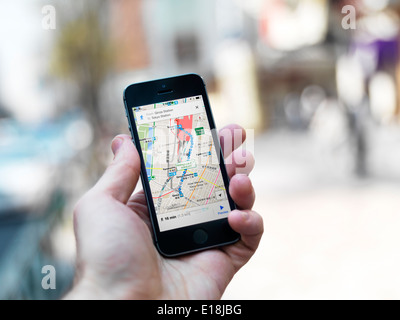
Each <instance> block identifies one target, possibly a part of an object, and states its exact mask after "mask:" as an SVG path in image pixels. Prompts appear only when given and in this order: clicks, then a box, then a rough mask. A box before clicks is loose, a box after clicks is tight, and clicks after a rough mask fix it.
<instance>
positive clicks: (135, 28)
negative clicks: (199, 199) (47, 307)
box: [0, 0, 400, 299]
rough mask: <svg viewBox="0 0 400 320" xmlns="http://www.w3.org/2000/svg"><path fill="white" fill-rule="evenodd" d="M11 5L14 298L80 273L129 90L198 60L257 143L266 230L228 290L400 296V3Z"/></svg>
mask: <svg viewBox="0 0 400 320" xmlns="http://www.w3.org/2000/svg"><path fill="white" fill-rule="evenodd" d="M0 7H1V8H2V9H1V11H0V39H1V42H2V46H1V49H0V299H58V298H60V297H62V296H63V294H65V292H66V290H68V289H69V288H70V286H71V283H72V280H73V277H74V259H75V240H74V236H73V226H72V212H73V207H74V204H75V203H76V201H77V200H78V199H79V197H80V196H81V195H82V194H83V193H84V192H85V191H86V190H87V189H88V188H90V187H91V186H92V185H93V184H94V183H95V182H96V181H97V179H98V178H99V176H100V175H101V174H102V172H103V170H104V168H105V167H106V166H107V164H108V163H109V162H110V161H111V159H112V156H111V150H110V142H111V140H112V138H113V137H114V136H115V135H116V134H119V133H128V132H129V131H128V130H127V128H128V125H127V122H126V118H125V115H124V106H123V103H122V92H123V90H124V88H125V87H126V86H128V85H129V84H131V83H134V82H138V81H143V80H150V79H153V78H160V77H164V76H172V75H176V74H182V73H189V72H190V73H192V72H193V73H198V74H200V75H202V77H203V78H204V80H205V81H206V83H207V86H208V91H209V94H210V100H211V104H212V106H213V112H214V117H215V120H216V124H217V127H219V128H222V127H223V126H224V125H226V124H228V123H232V122H234V123H238V124H240V125H242V126H243V127H245V128H246V129H248V133H249V137H250V139H249V143H248V147H249V148H250V149H253V150H254V153H255V158H256V167H255V170H254V172H253V174H252V179H253V183H254V187H255V188H256V193H257V200H256V204H255V210H257V211H258V212H259V213H260V214H262V215H263V217H264V221H265V231H266V232H265V235H264V237H263V239H262V242H261V244H260V248H259V250H258V252H257V253H256V255H255V256H254V258H253V259H252V260H251V262H249V263H248V264H247V265H246V266H245V267H244V268H243V269H242V270H241V271H240V272H239V273H238V275H237V276H236V277H235V279H234V280H233V281H232V283H231V284H230V285H229V287H228V288H227V290H226V292H225V294H224V298H226V299H399V298H400V275H399V272H398V270H399V269H400V250H399V249H400V232H399V231H398V230H400V197H399V194H400V148H399V146H400V126H399V120H400V96H399V89H400V60H399V48H400V47H399V40H400V33H399V26H400V24H399V18H400V1H398V0H396V1H394V0H392V1H390V0H348V1H328V0H246V1H244V0H190V1H178V0H109V1H102V0H101V1H99V0H85V1H81V2H78V1H74V3H72V2H71V1H66V0H52V1H42V0H35V1H31V0H24V1H13V0H0ZM49 264H50V265H53V266H54V267H55V268H56V271H57V276H56V284H57V286H56V289H55V290H44V289H43V288H42V286H41V281H42V278H43V277H44V276H45V274H42V272H41V271H42V267H43V266H45V265H49Z"/></svg>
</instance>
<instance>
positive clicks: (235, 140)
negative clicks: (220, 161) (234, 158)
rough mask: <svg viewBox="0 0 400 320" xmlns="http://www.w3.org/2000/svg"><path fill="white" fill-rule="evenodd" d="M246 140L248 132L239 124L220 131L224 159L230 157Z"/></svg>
mask: <svg viewBox="0 0 400 320" xmlns="http://www.w3.org/2000/svg"><path fill="white" fill-rule="evenodd" d="M245 140H246V131H245V130H244V129H243V128H242V127H241V126H239V125H237V124H230V125H228V126H226V127H224V128H222V129H221V130H220V131H219V141H220V144H221V149H222V153H223V155H224V157H225V158H226V157H228V156H229V155H230V154H231V153H232V152H233V151H234V150H236V149H237V148H239V147H240V146H241V145H242V144H243V142H244V141H245Z"/></svg>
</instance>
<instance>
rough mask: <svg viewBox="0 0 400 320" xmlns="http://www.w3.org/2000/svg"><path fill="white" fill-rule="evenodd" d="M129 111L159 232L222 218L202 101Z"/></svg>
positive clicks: (223, 205)
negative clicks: (140, 150) (135, 130)
mask: <svg viewBox="0 0 400 320" xmlns="http://www.w3.org/2000/svg"><path fill="white" fill-rule="evenodd" d="M132 111H133V115H134V118H135V123H136V126H137V131H138V135H139V141H140V146H141V149H142V154H143V158H144V164H145V167H146V174H147V179H148V181H149V185H150V189H151V195H152V198H153V203H154V207H155V211H156V215H157V220H158V225H159V228H160V231H161V232H163V231H168V230H173V229H177V228H182V227H186V226H190V225H195V224H199V223H204V222H209V221H213V220H218V219H222V218H226V217H227V216H228V214H229V212H230V204H229V200H228V198H227V190H226V188H225V184H224V179H223V177H222V174H221V167H220V164H219V160H220V159H219V154H220V152H219V151H217V149H216V147H215V145H214V141H213V136H212V132H211V130H210V125H209V120H208V117H207V112H206V109H205V105H204V100H203V97H202V96H201V95H198V96H191V97H185V98H182V99H178V100H173V101H165V102H161V103H156V104H151V105H144V106H139V107H133V108H132Z"/></svg>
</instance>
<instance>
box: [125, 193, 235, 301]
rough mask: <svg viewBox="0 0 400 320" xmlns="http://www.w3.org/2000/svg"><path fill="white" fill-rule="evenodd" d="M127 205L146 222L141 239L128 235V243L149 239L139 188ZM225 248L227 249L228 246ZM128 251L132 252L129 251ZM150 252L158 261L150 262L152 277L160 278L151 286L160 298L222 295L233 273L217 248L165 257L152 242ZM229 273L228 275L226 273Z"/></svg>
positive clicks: (148, 220)
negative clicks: (154, 263)
mask: <svg viewBox="0 0 400 320" xmlns="http://www.w3.org/2000/svg"><path fill="white" fill-rule="evenodd" d="M127 205H128V207H129V208H130V209H131V210H133V211H134V212H135V213H136V214H137V215H138V216H139V217H140V218H141V219H142V222H143V223H144V224H145V225H146V226H147V234H146V236H145V237H144V238H143V237H142V239H140V237H139V239H132V243H143V241H149V239H151V226H150V225H151V223H150V219H149V214H148V209H147V206H146V199H145V196H144V193H143V191H141V192H139V193H137V194H135V195H134V196H132V198H131V199H130V200H129V202H128V204H127ZM143 227H144V226H143ZM227 249H228V250H229V247H228V248H227ZM133 251H134V250H133ZM132 254H136V253H135V252H132ZM151 256H152V259H157V260H158V261H159V263H158V264H157V265H153V266H154V269H155V270H153V272H155V273H156V274H157V276H156V278H158V279H159V280H161V282H157V283H155V286H156V287H153V288H152V289H153V290H154V291H156V292H157V293H159V294H161V296H162V297H164V298H172V297H173V298H178V299H179V298H183V299H196V298H203V299H204V298H210V299H216V298H218V297H220V296H221V295H222V293H223V288H224V285H225V286H226V284H227V283H228V282H229V280H230V278H231V276H233V270H229V269H232V261H231V258H230V257H229V256H228V255H227V254H226V253H225V252H224V251H223V250H219V249H214V250H208V251H203V252H200V253H197V254H192V255H188V256H183V257H180V258H174V259H168V258H164V257H162V256H160V255H159V254H158V252H157V250H156V249H155V248H154V246H152V247H151ZM141 263H142V264H143V268H148V266H149V265H151V264H150V263H149V261H143V260H141ZM227 269H228V270H227ZM227 271H228V272H227ZM231 273H232V275H230V274H231ZM143 281H144V282H145V283H144V285H147V284H148V279H143ZM199 284H201V285H199Z"/></svg>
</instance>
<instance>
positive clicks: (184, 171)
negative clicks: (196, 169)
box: [176, 124, 194, 198]
mask: <svg viewBox="0 0 400 320" xmlns="http://www.w3.org/2000/svg"><path fill="white" fill-rule="evenodd" d="M176 128H177V129H178V130H181V131H183V132H184V133H186V134H187V135H188V136H189V137H190V148H189V152H188V158H187V161H189V160H190V157H191V155H192V151H193V145H194V143H193V136H192V135H191V134H190V133H189V132H187V131H186V130H185V129H183V128H182V125H181V124H180V125H178V126H176ZM186 173H187V169H185V170H183V173H182V177H181V180H180V181H179V185H178V191H179V196H180V197H181V198H183V193H182V184H183V178H184V177H185V175H186Z"/></svg>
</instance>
